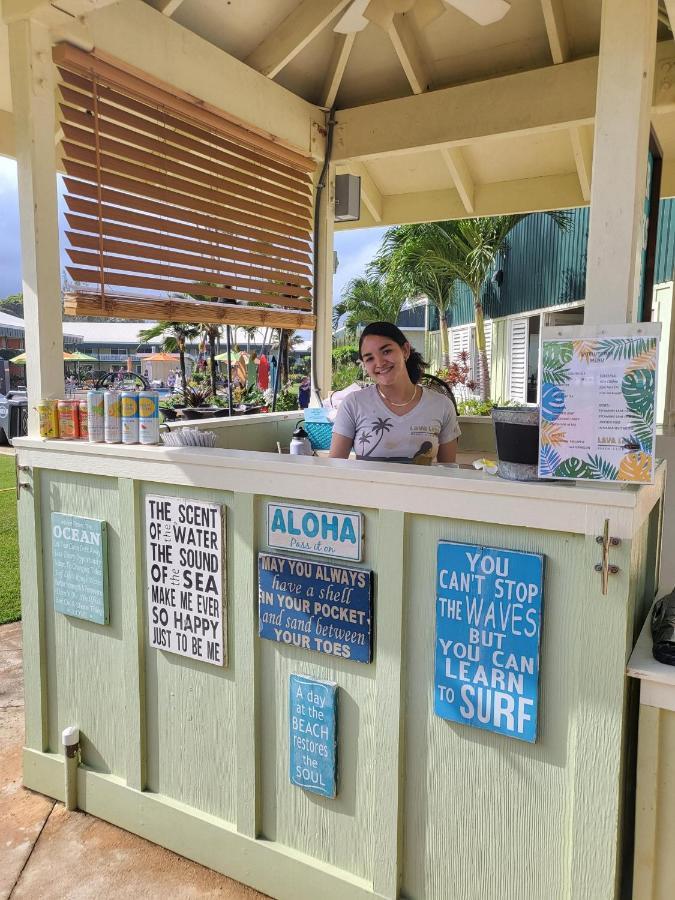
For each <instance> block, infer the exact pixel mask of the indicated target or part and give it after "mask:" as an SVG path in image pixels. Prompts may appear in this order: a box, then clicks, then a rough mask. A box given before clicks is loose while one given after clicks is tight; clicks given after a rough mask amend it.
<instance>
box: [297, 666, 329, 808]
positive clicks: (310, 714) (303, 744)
mask: <svg viewBox="0 0 675 900" xmlns="http://www.w3.org/2000/svg"><path fill="white" fill-rule="evenodd" d="M336 708H337V685H336V684H335V683H334V682H332V681H315V680H314V679H313V678H305V677H304V676H302V675H291V680H290V692H289V712H290V715H289V726H290V734H289V739H290V753H289V758H290V772H289V775H290V779H291V783H292V784H295V785H297V786H298V787H301V788H304V789H305V790H306V791H312V792H313V793H315V794H321V796H322V797H335V795H336V793H337V785H336V750H337V739H336V729H337V720H336Z"/></svg>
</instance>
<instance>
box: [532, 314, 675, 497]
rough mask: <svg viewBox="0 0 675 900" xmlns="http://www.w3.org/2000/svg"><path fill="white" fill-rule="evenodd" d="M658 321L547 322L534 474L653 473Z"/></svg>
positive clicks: (637, 477) (650, 476)
mask: <svg viewBox="0 0 675 900" xmlns="http://www.w3.org/2000/svg"><path fill="white" fill-rule="evenodd" d="M660 328H661V326H660V325H658V324H654V325H652V324H642V325H635V326H630V325H623V326H621V329H620V330H615V329H602V333H600V332H599V330H598V329H597V328H596V329H594V328H591V327H590V326H589V327H586V328H584V327H583V326H582V327H576V326H572V327H570V328H551V329H547V330H546V331H545V333H544V337H543V341H542V379H541V380H542V383H541V414H540V427H539V475H540V477H541V478H572V479H593V480H595V481H621V482H651V481H653V480H654V437H655V427H656V415H655V407H656V372H657V351H658V341H659V338H658V335H659V333H660Z"/></svg>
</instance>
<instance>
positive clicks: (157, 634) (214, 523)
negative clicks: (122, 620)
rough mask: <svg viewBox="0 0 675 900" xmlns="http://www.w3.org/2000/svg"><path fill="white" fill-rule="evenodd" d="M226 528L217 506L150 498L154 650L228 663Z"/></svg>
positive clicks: (147, 521) (150, 612) (147, 524)
mask: <svg viewBox="0 0 675 900" xmlns="http://www.w3.org/2000/svg"><path fill="white" fill-rule="evenodd" d="M223 527H224V526H223V512H222V507H221V506H219V505H218V504H217V503H205V502H203V501H201V500H186V499H185V498H183V497H146V500H145V532H146V536H145V539H146V543H145V564H146V574H147V586H148V629H149V636H150V646H151V647H157V648H158V649H160V650H169V651H170V652H171V653H179V654H180V655H181V656H190V657H191V658H192V659H200V660H202V662H208V663H212V664H213V665H216V666H222V665H224V663H225V658H224V656H225V654H224V649H223V648H224V646H226V635H224V631H225V627H226V626H225V612H224V598H223V581H224V579H223Z"/></svg>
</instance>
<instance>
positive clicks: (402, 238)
mask: <svg viewBox="0 0 675 900" xmlns="http://www.w3.org/2000/svg"><path fill="white" fill-rule="evenodd" d="M450 250H451V247H449V246H448V240H447V237H446V236H445V234H444V233H443V231H442V230H441V229H439V228H438V227H437V226H436V223H434V222H425V223H422V224H415V225H399V226H396V227H394V228H389V229H387V231H386V232H385V235H384V238H383V240H382V246H381V247H380V251H379V253H378V255H377V256H376V257H375V259H374V260H373V262H372V263H371V266H370V269H371V271H372V272H374V273H377V274H380V275H381V276H383V277H386V278H389V279H391V280H396V281H398V282H399V283H400V284H401V285H402V286H403V288H404V292H405V294H406V295H407V296H408V297H417V296H420V295H422V294H424V295H426V297H427V298H428V299H429V301H430V302H431V303H433V305H434V306H435V307H436V309H437V310H438V316H439V320H440V326H439V327H440V336H441V365H442V366H443V368H445V369H447V368H448V366H449V365H450V346H449V342H448V329H447V327H446V324H445V319H446V315H447V312H448V310H449V309H450V308H451V307H452V306H453V305H454V303H455V301H456V299H457V276H456V275H455V274H454V272H453V271H452V270H451V269H449V268H448V267H440V266H438V265H436V264H435V260H436V259H437V258H438V257H440V256H444V255H446V254H447V253H448V252H449V251H450Z"/></svg>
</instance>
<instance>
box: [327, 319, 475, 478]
mask: <svg viewBox="0 0 675 900" xmlns="http://www.w3.org/2000/svg"><path fill="white" fill-rule="evenodd" d="M359 358H360V359H361V362H362V364H363V367H364V369H365V370H366V372H367V374H368V375H369V376H370V378H371V379H372V380H373V381H374V384H373V385H370V386H369V387H366V388H364V389H363V390H362V391H355V392H354V393H352V394H350V395H349V396H348V397H347V398H346V399H345V400H344V401H343V402H342V404H341V405H340V408H339V410H338V415H337V418H336V420H335V424H334V426H333V440H332V442H331V448H330V455H331V457H333V458H335V459H346V458H347V457H348V456H349V453H350V451H351V450H352V447H353V448H354V450H355V452H356V456H357V458H358V459H379V460H382V459H385V460H388V461H389V462H405V463H414V464H415V465H427V466H428V465H431V464H432V463H434V462H454V460H455V455H456V453H457V438H458V437H459V435H460V430H459V425H458V422H457V415H456V413H455V410H454V407H453V405H452V402H451V401H450V398H449V396H448V397H446V396H444V395H442V394H438V393H436V392H434V391H430V390H427V389H425V388H424V387H422V385H420V384H419V383H418V382H419V381H420V379H421V377H422V375H423V374H424V369H425V367H426V364H425V363H424V360H423V359H422V357H421V355H420V354H419V353H418V352H417V351H416V350H413V349H412V347H411V346H410V344H409V343H408V341H407V340H406V339H405V335H404V334H403V333H402V332H401V331H400V330H399V329H398V328H397V327H396V326H395V325H392V324H391V323H389V322H374V323H372V324H370V325H368V326H367V327H366V328H365V329H364V330H363V332H362V334H361V339H360V341H359Z"/></svg>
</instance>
